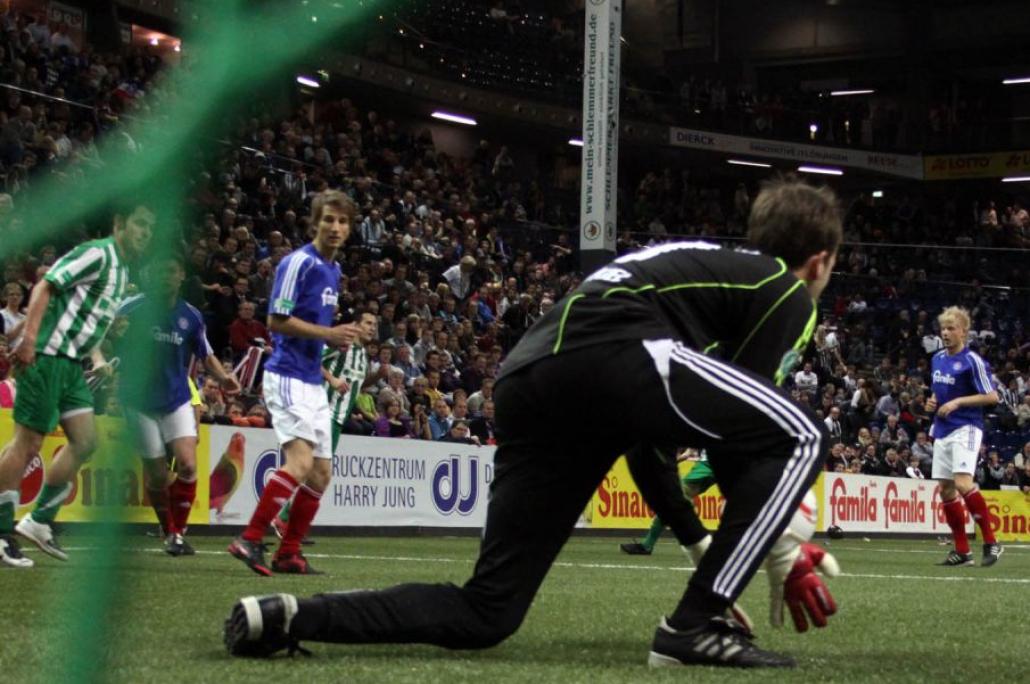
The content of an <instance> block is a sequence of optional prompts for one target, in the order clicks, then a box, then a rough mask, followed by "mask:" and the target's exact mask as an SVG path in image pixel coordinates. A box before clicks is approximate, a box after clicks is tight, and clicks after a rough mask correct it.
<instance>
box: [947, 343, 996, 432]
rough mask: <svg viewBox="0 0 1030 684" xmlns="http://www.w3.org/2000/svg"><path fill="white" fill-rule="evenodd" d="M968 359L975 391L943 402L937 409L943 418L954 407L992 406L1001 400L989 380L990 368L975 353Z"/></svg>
mask: <svg viewBox="0 0 1030 684" xmlns="http://www.w3.org/2000/svg"><path fill="white" fill-rule="evenodd" d="M970 360H971V362H972V363H971V366H970V371H971V373H972V375H973V386H974V387H976V389H977V393H976V394H968V395H966V396H964V397H956V398H955V399H952V400H951V401H948V402H945V403H944V404H942V405H941V406H940V408H938V409H937V415H938V416H941V417H942V418H944V417H946V416H947V415H948V414H949V413H951V412H952V411H954V410H955V409H959V408H962V407H963V406H994V405H995V404H997V403H998V402H999V401H1000V400H1001V398H1000V396H999V395H998V391H997V390H996V389H994V384H993V383H992V382H991V370H990V368H989V367H988V366H987V364H986V363H985V362H984V360H983V359H981V358H980V357H979V356H978V355H977V354H975V353H972V354H970Z"/></svg>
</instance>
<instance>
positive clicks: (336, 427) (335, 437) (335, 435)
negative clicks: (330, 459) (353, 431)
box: [330, 420, 343, 456]
mask: <svg viewBox="0 0 1030 684" xmlns="http://www.w3.org/2000/svg"><path fill="white" fill-rule="evenodd" d="M332 423H333V424H332V428H331V430H330V435H331V436H332V441H333V443H332V448H333V453H332V456H335V455H336V445H337V444H339V443H340V432H341V431H342V430H343V426H342V425H340V424H339V423H337V422H336V421H335V420H334V421H332Z"/></svg>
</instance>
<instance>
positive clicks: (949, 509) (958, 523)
mask: <svg viewBox="0 0 1030 684" xmlns="http://www.w3.org/2000/svg"><path fill="white" fill-rule="evenodd" d="M943 508H944V518H945V519H946V520H947V521H948V527H950V528H951V538H952V539H954V540H955V550H956V551H958V552H959V553H969V539H968V538H967V537H966V515H965V510H966V509H965V506H963V505H962V499H961V498H960V497H957V496H956V497H955V498H954V499H952V500H951V501H945V502H944V506H943Z"/></svg>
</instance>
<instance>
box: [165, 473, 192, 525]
mask: <svg viewBox="0 0 1030 684" xmlns="http://www.w3.org/2000/svg"><path fill="white" fill-rule="evenodd" d="M168 498H169V501H168V503H169V506H168V517H169V518H171V521H172V532H178V533H181V532H182V531H183V530H185V529H186V522H187V520H189V517H190V509H191V508H193V500H194V499H195V498H197V481H196V480H193V481H192V482H184V481H183V479H182V478H181V477H180V478H178V479H176V480H175V482H173V483H172V486H171V487H169V488H168Z"/></svg>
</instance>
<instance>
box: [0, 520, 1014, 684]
mask: <svg viewBox="0 0 1030 684" xmlns="http://www.w3.org/2000/svg"><path fill="white" fill-rule="evenodd" d="M92 541H94V540H92V539H91V537H90V536H89V535H88V534H86V533H79V534H75V533H74V531H72V532H70V533H68V534H67V535H66V536H65V537H64V542H65V545H66V547H68V548H69V550H70V554H71V560H70V561H69V562H68V563H61V562H60V561H56V560H53V559H51V558H49V557H45V556H43V555H42V554H41V553H39V552H38V551H36V550H35V549H31V550H29V551H28V555H30V557H32V558H33V559H35V560H36V562H37V565H36V567H35V568H34V569H33V570H29V571H26V570H14V569H6V568H5V569H0V590H2V591H0V594H2V600H0V673H2V676H0V680H2V681H3V682H6V683H9V684H14V683H16V682H18V683H20V682H36V681H44V680H46V681H54V680H53V679H52V678H50V677H45V676H44V674H43V673H46V672H53V671H54V670H53V669H51V668H52V667H53V666H54V665H55V664H56V663H59V662H60V659H61V658H62V657H63V655H64V654H65V653H66V652H67V649H68V648H69V646H68V644H67V643H64V642H65V641H66V638H65V637H63V636H59V635H63V634H66V632H65V631H64V628H65V627H67V624H66V623H67V621H69V620H76V619H78V620H82V621H83V622H84V624H85V625H87V628H88V629H106V630H108V631H107V632H106V634H105V636H104V643H105V644H106V645H107V648H106V649H105V650H104V651H103V652H101V653H96V654H95V657H96V658H103V659H105V664H104V666H103V668H102V669H101V672H102V673H103V677H104V679H105V680H106V681H111V682H148V683H149V682H177V683H181V682H198V683H199V682H218V683H219V684H226V683H228V682H253V681H298V682H300V681H323V682H329V681H340V682H343V681H346V682H376V683H380V682H419V683H428V682H446V683H447V684H453V683H455V682H468V681H479V682H533V683H534V684H544V683H547V682H592V683H593V682H642V681H647V682H652V681H653V682H665V681H683V680H684V679H685V678H688V679H690V680H691V681H731V680H732V681H776V682H786V681H812V680H818V681H863V682H864V681H890V682H897V681H911V682H948V681H960V680H967V681H968V680H970V679H976V680H978V681H985V682H1015V681H1025V679H1024V678H1025V677H1026V672H1027V670H1026V658H1025V655H1026V652H1027V651H1026V630H1025V626H1026V622H1025V621H1026V614H1027V613H1026V611H1027V607H1028V606H1030V547H1017V546H1009V548H1008V550H1007V553H1005V554H1004V555H1003V556H1002V558H1001V560H1000V562H999V563H998V564H997V565H995V566H994V567H992V568H981V567H979V566H976V567H966V568H941V567H936V566H935V565H934V563H936V562H937V561H940V560H942V559H943V557H944V555H945V553H946V551H947V549H946V548H945V547H942V546H939V545H938V544H937V543H936V542H931V541H884V540H873V541H863V540H861V539H857V538H855V539H845V540H843V541H837V542H832V544H831V546H830V550H831V551H832V552H833V553H834V554H835V555H836V556H837V558H838V560H839V561H840V564H841V567H842V570H843V572H844V576H842V577H839V578H837V579H836V580H833V581H832V582H831V584H830V587H831V589H832V591H833V594H834V595H835V596H836V598H837V600H838V603H839V605H840V612H839V614H838V615H837V616H836V617H834V618H832V620H831V624H830V626H829V627H828V628H826V629H823V630H815V631H810V632H808V633H807V634H796V633H794V632H793V629H789V630H788V629H785V630H783V631H779V632H778V631H774V630H773V629H772V628H770V627H769V626H768V624H767V612H768V608H767V599H766V596H767V584H766V579H765V576H764V574H759V575H758V576H757V577H756V578H755V580H754V581H753V582H752V585H751V587H749V589H748V591H747V592H746V593H745V595H744V597H743V604H744V606H745V608H746V609H747V610H748V611H749V612H750V613H751V616H752V618H753V619H755V621H756V623H758V643H759V645H761V646H763V647H766V648H770V649H775V650H779V651H785V652H788V653H791V654H792V655H794V656H795V657H796V658H797V659H798V661H799V667H798V669H796V670H793V671H786V672H785V671H740V670H724V669H717V668H677V669H675V670H648V669H647V666H646V659H647V651H648V647H649V645H650V641H651V636H652V634H653V631H654V627H655V624H656V622H657V620H658V618H659V616H660V615H662V614H663V612H667V611H669V610H671V609H672V607H673V606H674V605H675V603H676V600H677V599H678V597H679V595H680V593H681V591H682V589H683V586H684V583H685V582H686V580H687V578H688V577H689V572H690V565H691V564H690V562H689V560H688V559H687V557H686V556H685V555H684V554H683V553H682V552H680V550H679V549H678V547H676V546H675V545H674V544H673V543H671V542H664V541H663V542H662V543H660V544H659V545H658V547H657V548H656V550H655V553H654V555H652V556H649V557H647V556H634V557H631V556H626V555H623V554H621V553H620V552H619V550H618V541H620V540H617V539H614V538H598V537H586V538H584V537H577V538H574V539H573V540H572V541H571V542H570V543H569V544H568V545H567V546H566V548H565V550H564V551H563V553H562V554H561V556H560V558H559V560H558V564H557V565H556V567H555V568H554V569H553V570H552V571H551V573H550V575H549V576H548V578H547V580H546V581H545V582H544V585H543V588H542V589H541V591H540V594H539V595H538V597H537V599H536V602H535V603H534V605H533V607H532V609H531V610H530V613H529V615H528V617H527V619H526V621H525V623H524V624H523V626H522V628H521V629H520V630H519V631H518V632H517V633H516V635H515V636H514V637H512V638H511V639H509V640H508V641H507V642H505V643H503V644H502V645H500V646H498V647H495V648H492V649H488V650H485V651H479V652H469V651H464V652H461V651H447V650H444V649H439V648H434V647H429V646H392V645H384V646H341V645H332V644H306V645H307V646H308V647H309V648H310V649H311V650H312V651H313V652H314V654H313V656H312V657H303V656H299V655H298V656H296V657H293V658H287V657H278V658H275V659H273V660H271V661H268V660H244V659H239V658H230V657H229V656H228V655H227V654H226V652H225V649H224V647H223V645H222V640H221V635H222V633H221V629H222V622H223V620H224V619H225V617H226V616H227V614H228V612H229V608H230V606H231V605H232V603H233V601H234V600H235V599H236V598H237V597H239V596H241V595H247V594H254V593H269V592H291V593H296V594H300V595H307V594H311V593H316V592H319V591H331V590H342V589H355V588H375V587H385V586H389V585H392V584H395V583H398V582H407V581H417V582H441V581H451V582H457V583H461V582H462V581H464V580H465V579H466V578H467V577H468V575H469V573H470V572H471V569H472V563H473V561H474V559H475V554H476V547H477V540H475V539H472V538H440V537H416V538H397V537H391V538H376V537H361V538H342V537H322V538H319V539H318V543H317V544H316V545H315V546H311V547H306V552H307V554H308V557H309V558H310V559H311V562H312V564H313V565H315V567H317V568H318V569H320V570H323V571H325V572H326V574H325V575H321V576H309V577H298V576H285V577H284V576H277V577H273V578H261V577H258V576H257V575H254V574H252V573H251V572H250V571H248V570H247V569H246V568H245V567H244V566H243V565H242V564H241V563H240V562H239V561H237V560H235V559H233V558H231V557H230V556H229V555H228V554H226V553H225V552H224V549H225V546H226V544H227V543H228V541H229V539H228V538H220V537H202V536H196V537H194V538H193V539H192V542H193V544H194V546H195V547H196V548H197V551H198V554H197V555H196V556H194V557H188V558H171V557H168V556H166V555H165V554H164V553H163V552H162V551H161V549H160V546H159V545H158V544H157V542H156V540H154V539H152V538H147V537H143V536H139V535H136V534H134V535H133V536H130V537H126V538H125V539H123V541H122V542H121V546H120V548H119V549H117V550H114V549H101V548H99V547H97V546H96V545H94V544H93V543H91V542H92ZM974 550H975V551H979V548H977V547H974ZM977 560H978V561H979V555H977ZM97 564H102V565H105V566H110V565H111V564H118V565H121V566H122V570H123V572H122V574H121V576H120V581H119V586H118V595H119V596H120V597H121V599H122V601H121V603H120V605H119V607H118V609H117V611H115V614H114V616H113V617H112V619H110V620H109V621H108V622H107V624H106V625H105V624H102V623H99V622H98V621H95V620H91V618H90V616H71V615H68V614H67V612H62V611H61V610H60V606H61V599H60V596H61V594H62V593H63V592H72V591H81V590H84V589H85V590H88V589H89V588H88V587H82V586H78V585H77V582H76V580H77V577H78V575H79V573H80V572H82V570H83V568H86V567H88V566H89V565H93V566H94V567H95V566H96V565H97ZM788 621H789V617H788ZM80 624H83V623H80Z"/></svg>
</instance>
